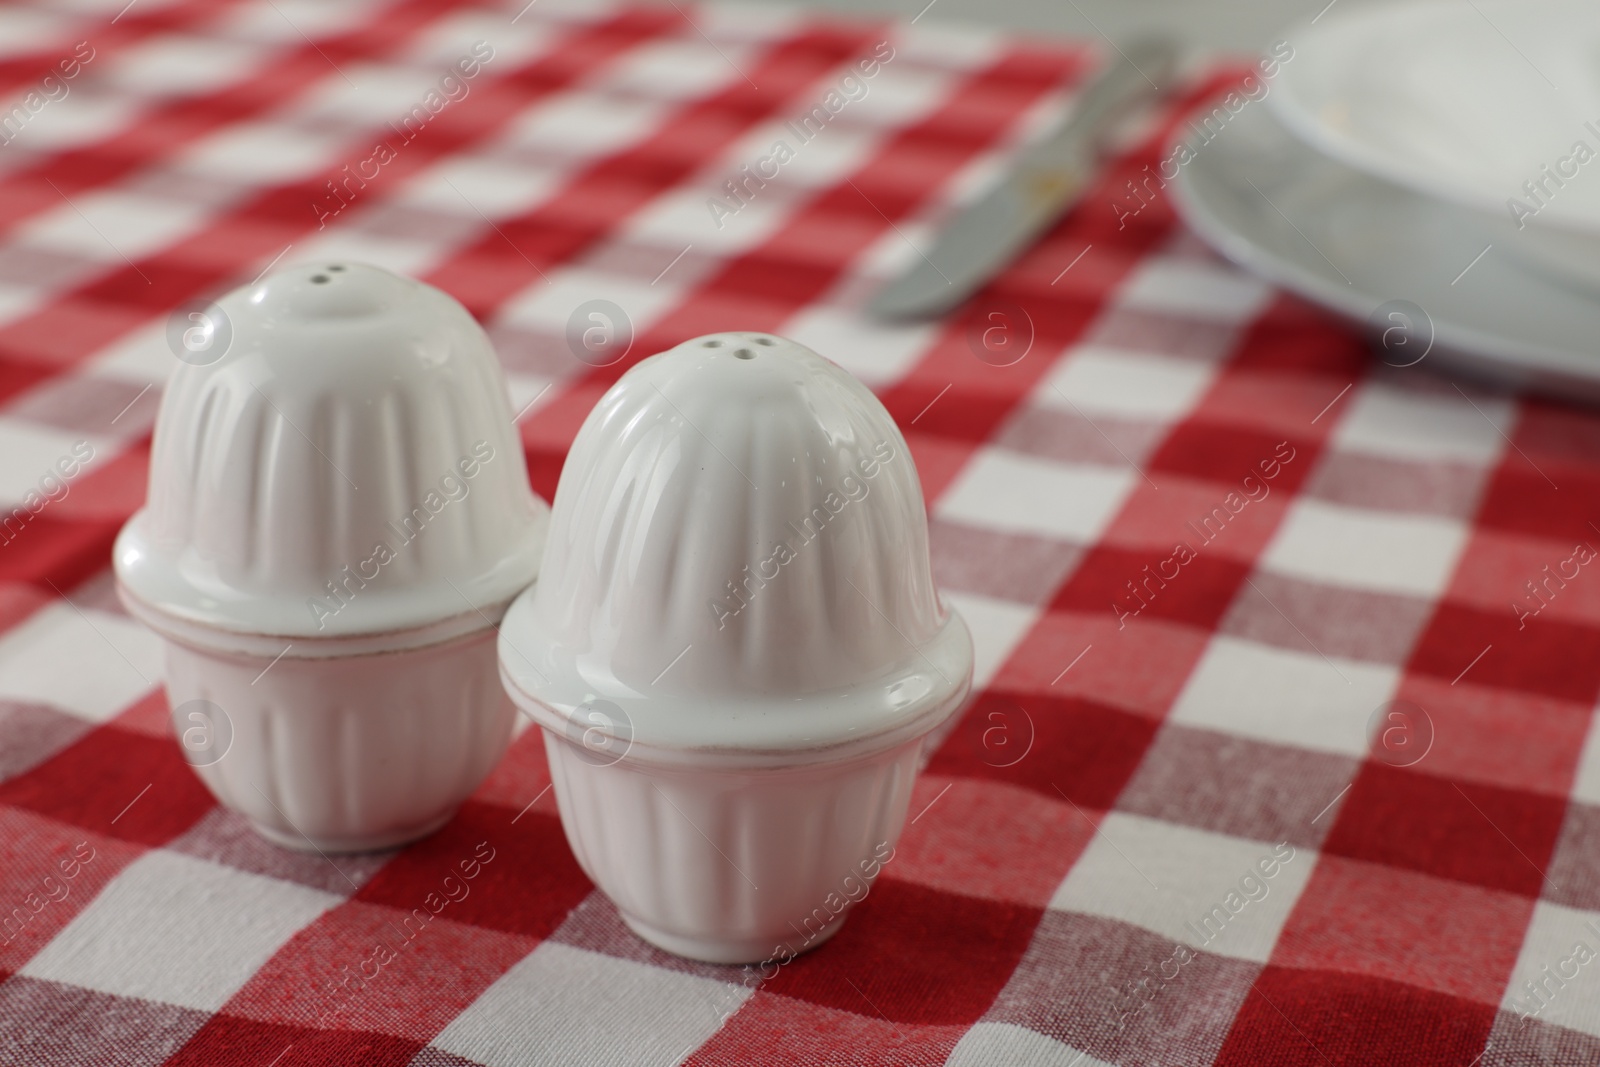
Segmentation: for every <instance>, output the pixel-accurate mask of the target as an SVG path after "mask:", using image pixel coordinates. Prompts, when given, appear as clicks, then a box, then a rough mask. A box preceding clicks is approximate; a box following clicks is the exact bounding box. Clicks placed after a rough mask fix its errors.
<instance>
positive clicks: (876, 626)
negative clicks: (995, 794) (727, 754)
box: [534, 334, 944, 696]
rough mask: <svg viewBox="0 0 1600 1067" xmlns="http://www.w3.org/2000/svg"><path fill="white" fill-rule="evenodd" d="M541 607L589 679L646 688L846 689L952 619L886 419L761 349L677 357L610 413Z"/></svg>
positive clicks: (585, 459) (855, 385)
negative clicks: (947, 618) (946, 614)
mask: <svg viewBox="0 0 1600 1067" xmlns="http://www.w3.org/2000/svg"><path fill="white" fill-rule="evenodd" d="M741 351H742V352H747V353H749V356H748V357H745V358H741V357H740V356H739V355H738V353H739V352H741ZM534 597H535V603H536V615H537V620H538V625H539V628H540V629H541V630H542V631H543V632H544V633H546V634H548V635H551V637H552V639H554V640H555V641H557V642H559V643H563V644H564V645H565V646H566V648H567V649H568V650H569V652H570V653H571V654H572V655H574V656H575V657H576V658H577V659H578V661H579V663H580V666H581V669H584V670H585V673H590V672H591V671H592V672H593V674H594V675H596V676H599V675H604V674H608V673H609V674H614V676H615V677H616V678H617V679H619V680H620V681H621V682H622V683H623V684H624V685H627V686H630V687H633V688H634V689H636V690H640V691H643V690H645V689H646V688H652V689H653V690H654V691H656V692H660V691H663V690H665V691H669V692H692V693H700V694H726V695H739V694H746V693H748V694H767V695H770V694H773V693H784V694H791V695H795V696H800V695H804V694H807V693H811V692H816V691H819V690H824V689H832V688H836V687H841V686H850V685H856V684H860V683H862V682H866V681H869V680H871V679H873V678H875V677H880V676H882V675H884V674H885V673H886V672H887V671H889V670H891V669H893V668H896V667H899V666H903V665H904V664H905V663H906V662H907V661H908V660H914V659H915V658H916V651H915V649H914V648H913V647H912V646H914V645H920V644H922V643H925V642H926V641H928V640H930V639H931V638H932V637H933V636H934V635H935V634H936V633H937V632H938V631H939V628H940V626H941V624H942V622H943V621H944V615H943V612H942V610H941V608H940V605H939V602H938V599H937V597H936V595H935V592H934V585H933V579H932V574H931V571H930V568H929V562H928V547H927V521H926V516H925V514H924V510H923V502H922V492H921V488H920V485H919V483H918V480H917V474H916V470H915V468H914V466H913V465H912V461H911V457H910V454H909V451H908V450H907V448H906V444H905V441H904V439H903V438H902V437H901V435H900V433H899V431H898V429H897V428H896V427H895V425H894V422H893V420H892V419H891V418H890V417H889V414H888V412H886V411H885V410H884V408H883V406H882V404H880V403H879V402H878V400H877V399H876V398H875V397H874V396H873V395H872V394H871V393H870V392H869V391H868V390H867V389H866V387H865V386H863V385H861V384H860V383H859V382H857V381H856V380H855V379H854V378H852V377H851V376H850V375H849V374H847V373H846V372H845V371H843V370H842V369H840V368H839V367H838V366H836V365H835V364H833V363H830V362H829V361H827V360H825V359H823V358H822V357H820V356H818V355H817V354H816V353H814V352H812V351H810V350H809V349H806V348H804V347H802V346H800V345H797V344H795V343H793V342H790V341H785V340H782V339H779V338H774V337H769V336H767V335H762V334H722V335H716V336H714V337H711V338H699V339H696V340H695V341H691V342H687V343H685V344H684V345H680V346H679V347H678V348H676V349H673V350H672V351H670V352H665V353H662V354H661V355H658V356H655V357H653V358H651V359H649V360H646V361H644V362H643V363H641V364H639V365H638V366H637V367H635V368H634V369H633V370H631V371H630V372H629V373H628V374H627V375H626V376H625V377H624V378H623V379H622V381H620V382H618V383H617V385H616V386H614V387H613V388H612V389H611V391H610V392H608V393H607V394H606V395H605V397H603V398H602V399H601V401H600V403H599V405H598V406H597V407H596V408H595V410H594V411H593V412H592V413H591V414H590V416H589V418H588V420H587V421H586V422H585V423H584V425H583V428H582V429H581V430H580V431H579V434H578V437H577V440H576V441H575V443H574V445H573V448H572V452H571V454H570V455H569V457H568V460H567V465H566V467H565V468H564V470H563V472H562V477H561V483H560V487H559V488H558V490H557V495H556V505H555V512H554V515H553V519H552V526H551V531H550V542H549V548H548V551H547V556H546V561H545V566H544V571H543V580H542V581H541V584H540V586H539V588H538V589H537V590H536V592H535V593H534ZM686 646H692V654H689V655H686V656H685V657H684V658H683V660H682V662H681V663H679V664H678V665H675V666H673V668H672V670H671V671H670V672H669V673H668V674H667V675H666V677H665V678H663V679H662V681H661V682H660V683H657V684H655V685H652V683H653V680H654V679H655V678H656V677H657V676H658V675H659V674H660V673H661V672H662V670H663V669H664V668H666V667H667V665H668V664H669V663H671V662H672V661H673V659H674V657H676V656H678V654H679V653H680V652H682V651H683V650H684V648H685V647H686Z"/></svg>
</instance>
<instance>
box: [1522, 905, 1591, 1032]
mask: <svg viewBox="0 0 1600 1067" xmlns="http://www.w3.org/2000/svg"><path fill="white" fill-rule="evenodd" d="M1500 1007H1501V1008H1502V1009H1503V1010H1505V1011H1508V1012H1513V1013H1515V1014H1516V1015H1517V1016H1518V1018H1519V1020H1520V1018H1521V1016H1522V1015H1524V1014H1528V1015H1531V1016H1533V1017H1534V1018H1537V1019H1538V1020H1539V1021H1540V1022H1542V1023H1546V1024H1548V1025H1551V1026H1564V1027H1566V1028H1567V1029H1569V1030H1577V1031H1580V1032H1581V1033H1585V1034H1593V1035H1595V1036H1596V1037H1600V913H1597V912H1592V911H1583V910H1580V909H1577V908H1568V907H1564V906H1563V905H1560V904H1552V903H1551V902H1549V901H1547V900H1541V901H1538V902H1537V903H1535V904H1534V906H1533V921H1532V922H1530V923H1529V924H1528V929H1527V932H1526V933H1525V934H1523V937H1522V951H1521V953H1519V954H1518V956H1517V965H1516V968H1515V969H1514V970H1513V971H1512V972H1511V980H1510V981H1509V982H1507V983H1506V991H1505V996H1504V998H1503V999H1502V1000H1501V1001H1500Z"/></svg>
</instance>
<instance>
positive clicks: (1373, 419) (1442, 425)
mask: <svg viewBox="0 0 1600 1067" xmlns="http://www.w3.org/2000/svg"><path fill="white" fill-rule="evenodd" d="M1345 404H1346V405H1348V406H1347V409H1346V410H1345V411H1344V412H1342V413H1341V415H1340V417H1339V422H1338V426H1337V427H1336V428H1335V429H1334V432H1333V444H1334V446H1335V447H1336V448H1339V449H1341V450H1345V451H1350V452H1363V453H1366V454H1367V455H1372V456H1382V457H1383V458H1385V459H1416V460H1464V461H1466V462H1469V463H1484V464H1488V463H1493V462H1494V461H1495V460H1497V459H1498V458H1499V457H1500V454H1501V452H1502V451H1503V450H1504V449H1505V447H1506V439H1505V438H1504V437H1503V436H1501V435H1502V433H1510V432H1511V429H1512V427H1513V426H1514V425H1515V424H1516V419H1517V405H1516V403H1515V401H1512V400H1506V399H1497V398H1491V397H1478V398H1475V399H1473V400H1471V401H1469V400H1468V399H1467V398H1466V397H1465V396H1462V395H1459V394H1457V393H1455V392H1454V391H1451V392H1449V393H1447V394H1445V395H1442V396H1434V395H1429V394H1426V393H1422V392H1419V391H1417V390H1414V389H1399V388H1396V387H1395V386H1393V385H1389V384H1386V383H1384V382H1376V381H1369V382H1363V383H1362V384H1361V385H1358V386H1357V387H1356V389H1355V395H1354V396H1352V397H1349V398H1347V399H1346V400H1345ZM1474 405H1476V406H1474Z"/></svg>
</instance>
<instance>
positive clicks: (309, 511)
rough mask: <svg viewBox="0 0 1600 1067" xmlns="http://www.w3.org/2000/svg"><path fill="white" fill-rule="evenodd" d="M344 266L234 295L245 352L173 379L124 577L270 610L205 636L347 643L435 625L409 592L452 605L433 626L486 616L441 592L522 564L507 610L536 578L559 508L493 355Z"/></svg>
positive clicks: (458, 328) (414, 293)
mask: <svg viewBox="0 0 1600 1067" xmlns="http://www.w3.org/2000/svg"><path fill="white" fill-rule="evenodd" d="M343 266H344V269H343V270H342V271H339V272H337V273H334V272H326V271H324V272H323V273H321V274H318V273H317V271H318V270H319V269H320V268H316V267H311V268H304V267H302V268H294V269H291V270H287V271H285V272H283V273H281V274H278V275H274V276H272V277H271V278H269V279H267V281H265V282H264V283H262V284H261V285H260V286H258V287H256V289H254V290H251V291H249V292H246V291H244V290H239V291H236V292H234V293H232V294H229V295H228V296H227V297H224V298H223V299H222V300H221V301H220V302H219V304H220V306H221V307H222V309H223V310H224V311H225V312H226V314H227V315H228V316H229V318H230V319H231V321H232V326H233V342H232V346H231V347H230V349H229V350H228V351H227V353H226V354H225V355H224V356H223V357H222V358H221V359H219V360H218V361H216V362H214V363H212V364H209V365H205V366H193V365H181V366H180V367H179V369H178V370H177V372H176V373H175V374H174V375H173V378H172V381H171V384H170V386H169V387H168V389H167V392H166V395H165V397H164V399H163V402H162V407H161V413H160V417H159V419H158V422H157V426H156V431H155V439H154V444H153V448H152V455H151V466H150V494H149V500H148V503H147V506H146V508H145V510H144V511H143V512H142V513H141V514H140V515H139V516H138V517H136V519H135V520H134V522H133V524H131V526H130V529H131V530H133V531H136V537H137V539H138V542H137V543H138V544H139V547H140V548H141V550H142V551H141V552H140V553H139V554H137V555H136V556H135V563H134V565H133V566H131V567H130V568H127V569H128V570H129V572H130V573H129V576H128V578H127V579H125V580H127V581H128V584H129V585H130V587H132V588H133V589H134V591H135V593H137V594H139V595H141V596H144V597H145V598H146V599H148V600H150V601H152V602H153V603H155V605H156V606H158V607H162V606H165V605H164V604H163V603H162V601H163V599H164V598H166V599H171V600H174V601H177V603H176V604H175V605H174V606H173V610H175V611H177V612H178V613H179V614H183V613H184V609H185V608H186V607H193V605H194V603H198V602H200V601H201V600H202V598H205V597H209V598H210V599H211V600H213V601H215V602H218V603H221V604H224V605H228V604H241V603H242V602H245V601H259V602H260V603H257V604H253V605H248V606H245V607H241V608H240V609H239V610H238V611H236V612H235V614H237V615H239V616H241V617H240V618H239V619H237V620H235V619H229V618H214V619H204V620H202V621H207V622H211V623H214V624H216V625H222V626H234V627H236V628H240V629H253V628H259V629H260V630H261V631H262V632H273V633H289V634H294V633H304V634H308V635H309V634H316V635H319V636H321V635H337V634H347V633H357V632H365V631H369V630H372V629H383V628H386V627H396V626H406V625H412V624H415V623H419V622H425V621H430V620H428V619H427V618H426V616H427V615H428V614H429V612H428V611H427V610H426V608H425V606H423V605H421V604H419V603H416V602H415V599H413V600H411V601H408V600H406V598H405V597H404V596H403V594H402V593H401V591H402V590H404V589H406V588H408V587H419V586H432V587H434V588H435V591H436V592H441V591H442V594H444V595H445V596H448V601H445V600H444V596H440V597H436V599H438V600H440V601H441V602H443V603H444V607H443V608H435V609H434V611H433V614H435V615H437V614H439V613H441V612H443V613H448V612H459V611H462V610H465V609H467V608H469V607H471V606H473V605H471V604H465V603H462V602H461V601H460V598H459V597H458V596H455V595H453V594H451V593H450V590H449V588H448V586H447V584H446V583H447V582H451V581H453V582H455V583H457V584H458V585H461V586H463V587H464V588H467V587H470V586H471V585H472V583H474V582H476V581H481V580H482V579H483V576H484V575H485V574H487V573H489V572H492V571H494V570H495V569H496V568H497V567H504V566H505V565H506V563H507V561H508V560H514V561H515V563H514V565H512V566H511V567H510V568H509V569H510V570H512V571H515V572H516V573H515V574H514V575H512V576H510V577H508V578H507V579H506V580H505V581H503V582H500V583H498V584H500V585H503V586H504V588H503V589H500V590H498V593H499V598H500V599H502V600H503V599H505V598H508V597H509V596H511V595H513V594H514V593H515V592H517V591H518V590H519V589H520V588H521V587H522V586H525V585H526V584H527V583H528V582H529V581H531V580H532V578H533V577H534V576H535V574H536V573H537V559H538V544H537V541H538V536H539V526H540V524H541V523H542V522H543V519H544V516H545V514H546V508H545V506H544V504H543V503H542V502H540V501H538V500H537V498H536V497H534V496H533V494H532V492H531V490H530V489H529V487H528V482H527V470H526V466H525V463H524V459H523V455H522V449H521V445H520V442H519V440H518V439H517V436H516V430H515V427H514V426H513V424H512V421H511V417H510V416H511V412H510V408H509V402H508V400H507V396H506V387H505V382H504V377H503V375H502V373H501V371H500V367H499V364H498V362H497V361H496V360H495V358H494V353H493V351H492V349H491V347H490V345H489V341H488V338H487V337H486V336H485V335H484V333H483V331H482V329H480V328H479V327H478V325H477V324H476V323H475V322H474V321H473V320H472V318H471V316H470V315H469V314H468V313H467V312H466V310H465V309H464V308H462V307H461V305H460V304H458V303H457V302H456V301H454V300H453V299H451V298H450V297H449V296H447V295H446V294H444V293H442V292H440V291H439V290H436V289H433V288H432V287H429V286H426V285H422V284H421V283H418V282H415V281H411V280H409V279H405V278H400V277H398V276H395V275H392V274H389V273H388V272H386V271H381V270H378V269H377V268H372V267H363V266H360V265H358V264H344V265H343ZM317 277H321V278H322V279H323V281H321V282H317V281H316V278H317ZM467 471H471V473H470V474H468V473H467ZM380 545H382V546H384V547H385V548H386V549H387V552H386V555H387V556H388V557H390V558H388V559H386V560H385V559H383V558H382V557H380V556H379V553H378V546H380ZM121 556H122V553H120V552H119V559H120V557H121ZM152 560H154V561H155V562H152ZM141 566H142V567H145V568H165V570H164V572H163V577H162V578H161V580H160V581H153V580H146V579H145V572H141V571H140V570H139V567H141ZM347 567H348V568H350V570H349V571H346V570H345V568H347ZM352 574H354V575H356V577H355V578H352V577H351V575H352ZM374 574H378V575H381V578H374V577H373V575H374ZM171 575H177V576H178V577H177V578H172V577H171ZM330 582H331V583H333V585H334V587H335V590H337V592H335V591H330V589H329V583H330ZM369 584H370V586H371V587H369ZM488 584H496V583H493V582H490V583H488ZM172 585H180V586H185V587H193V589H192V590H189V589H187V588H186V589H180V590H179V591H178V592H176V593H174V592H172V591H171V590H170V589H169V588H168V587H169V586H172ZM480 593H481V590H479V589H476V588H470V589H469V592H468V595H469V596H470V597H472V598H473V601H474V604H477V603H479V602H482V601H483V600H485V599H486V597H485V596H484V595H479V594H480ZM341 596H343V598H344V599H345V600H349V601H351V603H350V604H349V605H346V604H345V603H343V602H342V601H341V599H340V598H341ZM386 597H387V598H388V599H389V600H390V601H391V603H389V604H388V605H386V606H384V607H382V608H380V607H379V604H378V601H380V600H382V599H385V598H386ZM185 601H188V602H187V603H186V602H185ZM315 601H320V602H321V604H322V605H323V608H324V610H322V611H317V610H314V608H313V603H314V602H315ZM220 610H221V611H223V612H226V611H228V610H229V609H228V608H226V607H224V608H223V609H220ZM261 612H265V614H264V615H263V614H261Z"/></svg>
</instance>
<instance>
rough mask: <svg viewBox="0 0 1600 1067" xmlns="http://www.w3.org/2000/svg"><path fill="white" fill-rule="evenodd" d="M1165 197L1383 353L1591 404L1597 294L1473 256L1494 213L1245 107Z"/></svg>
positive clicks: (1496, 252)
mask: <svg viewBox="0 0 1600 1067" xmlns="http://www.w3.org/2000/svg"><path fill="white" fill-rule="evenodd" d="M1597 177H1600V175H1597ZM1173 193H1174V202H1175V203H1176V205H1177V208H1178V211H1179V213H1180V214H1181V215H1182V216H1183V218H1184V219H1185V221H1187V222H1188V223H1189V225H1190V226H1191V227H1192V228H1193V229H1194V230H1195V231H1196V232H1198V233H1199V234H1200V235H1201V236H1202V237H1204V238H1205V239H1206V240H1207V241H1209V242H1210V243H1211V244H1213V245H1214V246H1216V247H1217V248H1218V249H1219V250H1220V251H1221V252H1222V253H1223V254H1224V255H1226V256H1227V257H1228V258H1230V259H1232V260H1233V261H1235V262H1236V263H1238V264H1240V265H1241V266H1244V267H1246V268H1248V269H1250V270H1252V271H1255V272H1256V273H1258V274H1260V275H1262V276H1263V277H1265V278H1267V279H1268V280H1270V281H1272V282H1275V283H1277V284H1279V285H1282V286H1284V287H1285V288H1288V289H1290V290H1293V291H1294V292H1296V293H1299V294H1300V295H1302V296H1304V297H1306V298H1308V299H1310V300H1312V301H1315V302H1316V303H1319V304H1322V305H1324V306H1326V307H1329V308H1332V309H1334V310H1335V311H1338V312H1341V313H1343V314H1345V315H1348V316H1350V317H1352V318H1354V319H1358V320H1361V321H1363V322H1368V323H1372V324H1374V333H1375V335H1377V336H1378V337H1379V339H1380V340H1381V341H1387V344H1386V345H1384V347H1383V348H1381V349H1380V354H1381V355H1382V356H1383V358H1384V359H1385V360H1386V361H1387V362H1390V363H1393V364H1397V365H1399V364H1406V363H1410V362H1411V361H1412V360H1413V359H1415V358H1417V357H1418V354H1419V353H1421V352H1423V351H1426V352H1427V357H1426V358H1427V359H1428V360H1430V361H1433V362H1447V363H1449V364H1451V365H1453V366H1455V367H1459V368H1461V369H1465V370H1469V371H1471V372H1473V373H1475V374H1476V375H1478V376H1480V377H1488V378H1491V379H1493V380H1496V381H1499V382H1502V383H1506V384H1510V385H1514V386H1518V387H1530V388H1537V389H1540V390H1542V391H1547V392H1554V393H1556V394H1558V395H1560V396H1562V397H1568V398H1570V397H1573V396H1574V395H1579V396H1582V397H1584V398H1587V399H1590V400H1596V401H1600V301H1597V300H1595V299H1594V298H1592V297H1586V296H1584V295H1583V294H1582V293H1581V292H1579V291H1577V290H1574V289H1569V288H1566V287H1563V286H1560V285H1557V284H1554V283H1552V282H1551V281H1549V280H1548V279H1547V278H1546V277H1545V276H1544V275H1542V274H1540V273H1539V272H1538V271H1536V270H1533V269H1532V268H1530V267H1528V266H1526V265H1524V263H1523V262H1522V261H1521V260H1519V259H1517V258H1516V257H1514V256H1511V255H1507V254H1505V253H1503V252H1502V251H1501V249H1499V248H1498V247H1497V248H1495V249H1492V250H1491V251H1490V252H1489V253H1488V254H1486V255H1483V256H1482V258H1481V259H1479V258H1477V257H1478V256H1479V254H1480V253H1481V252H1483V250H1484V248H1485V247H1486V246H1487V245H1488V244H1490V242H1491V241H1492V240H1493V238H1494V237H1495V236H1496V235H1497V233H1498V226H1499V220H1498V219H1490V218H1488V217H1486V216H1484V215H1482V214H1480V213H1478V212H1474V211H1470V210H1467V209H1464V208H1461V207H1457V206H1455V205H1451V204H1448V203H1446V202H1444V201H1441V200H1437V199H1434V198H1432V197H1427V196H1423V195H1420V194H1417V193H1415V192H1412V191H1410V190H1407V189H1402V188H1400V187H1398V186H1395V185H1392V184H1390V183H1388V182H1385V181H1382V180H1380V179H1377V178H1373V177H1371V176H1370V175H1368V174H1365V173H1362V172H1361V171H1358V170H1356V169H1354V168H1352V167H1348V166H1345V165H1344V164H1342V163H1339V162H1337V161H1335V160H1331V159H1329V158H1327V157H1326V156H1323V155H1321V154H1320V153H1318V152H1316V151H1315V150H1313V149H1311V148H1309V147H1307V146H1306V145H1305V144H1303V143H1302V142H1300V141H1299V140H1297V139H1296V138H1295V137H1294V136H1293V135H1292V134H1290V133H1289V132H1288V131H1287V130H1286V129H1284V127H1283V126H1282V124H1280V123H1279V122H1278V121H1277V119H1276V117H1275V116H1274V114H1273V113H1272V112H1271V111H1269V110H1268V109H1267V108H1264V107H1260V106H1257V105H1254V104H1252V105H1247V106H1246V107H1245V108H1244V109H1243V110H1242V111H1241V112H1240V113H1239V114H1238V115H1237V116H1235V117H1234V118H1233V119H1232V121H1231V122H1230V124H1229V125H1228V126H1227V128H1226V129H1224V130H1223V131H1222V132H1221V133H1220V134H1218V135H1217V136H1216V137H1215V139H1214V140H1212V141H1210V142H1208V143H1206V144H1202V145H1200V146H1199V148H1198V151H1197V152H1196V154H1195V156H1194V158H1193V159H1191V160H1190V161H1189V163H1188V164H1187V165H1186V166H1184V167H1183V168H1182V169H1181V172H1180V174H1179V176H1178V178H1177V180H1176V181H1175V183H1174V185H1173ZM1475 259H1476V262H1474V260H1475ZM1463 270H1465V273H1462V272H1463ZM1397 301H1408V302H1410V304H1412V305H1415V306H1416V307H1417V308H1420V309H1421V311H1422V313H1423V316H1418V315H1417V314H1416V313H1415V312H1414V311H1413V312H1410V313H1407V312H1406V309H1404V308H1396V307H1394V306H1392V305H1394V303H1395V302H1397ZM1395 312H1398V317H1396V315H1394V314H1391V313H1395ZM1408 322H1409V323H1410V325H1406V324H1407V323H1408Z"/></svg>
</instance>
